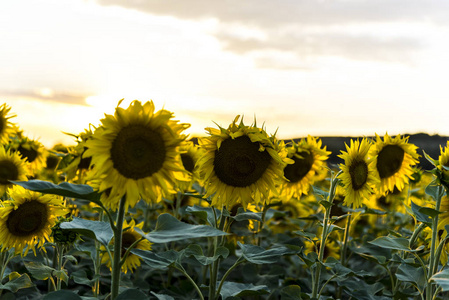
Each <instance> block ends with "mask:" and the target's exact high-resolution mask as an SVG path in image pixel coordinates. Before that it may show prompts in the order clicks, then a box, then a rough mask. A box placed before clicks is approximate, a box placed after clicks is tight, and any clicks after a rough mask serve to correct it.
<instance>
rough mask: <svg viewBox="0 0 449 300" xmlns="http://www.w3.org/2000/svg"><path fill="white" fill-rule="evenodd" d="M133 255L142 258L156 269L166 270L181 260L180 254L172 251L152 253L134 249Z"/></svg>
mask: <svg viewBox="0 0 449 300" xmlns="http://www.w3.org/2000/svg"><path fill="white" fill-rule="evenodd" d="M131 253H133V254H135V255H137V256H139V257H141V258H142V259H143V261H144V262H145V263H146V264H147V265H149V266H150V267H152V268H154V269H160V270H165V269H167V268H168V267H169V266H171V265H172V264H173V263H175V262H176V261H177V260H178V258H179V253H178V252H176V251H174V250H170V251H167V252H160V253H155V252H152V251H147V250H141V249H136V248H135V249H132V250H131Z"/></svg>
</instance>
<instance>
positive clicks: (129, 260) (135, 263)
mask: <svg viewBox="0 0 449 300" xmlns="http://www.w3.org/2000/svg"><path fill="white" fill-rule="evenodd" d="M136 227H137V228H139V229H142V227H143V222H141V223H139V224H137V225H136V223H135V221H134V219H132V220H131V221H130V222H129V223H128V222H127V221H126V220H125V222H124V223H123V228H124V230H123V233H122V252H121V257H123V255H124V254H125V252H126V249H127V248H128V247H130V246H131V245H132V244H133V243H134V242H136V241H137V240H139V239H140V238H141V237H142V236H141V235H140V234H139V233H137V232H136V231H135V230H134V228H136ZM111 243H114V240H112V241H111ZM151 245H152V244H151V242H150V241H148V240H147V239H143V240H141V241H140V242H138V243H137V245H136V246H135V247H134V248H133V249H141V250H147V251H149V250H151ZM102 250H103V251H106V249H105V248H104V246H102ZM112 255H114V253H112ZM141 260H142V259H141V258H140V257H139V256H137V255H135V254H132V253H129V254H128V256H127V257H126V259H125V262H124V263H123V265H122V272H123V273H125V274H126V273H127V272H128V271H131V272H133V271H134V270H135V269H136V268H137V267H139V266H140V261H141ZM101 263H103V264H106V266H108V267H109V268H111V261H110V259H109V255H107V253H106V252H104V255H103V256H102V258H101Z"/></svg>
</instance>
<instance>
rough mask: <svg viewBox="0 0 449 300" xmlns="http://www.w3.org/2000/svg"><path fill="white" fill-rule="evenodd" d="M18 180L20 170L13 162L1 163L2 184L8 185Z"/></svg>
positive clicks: (3, 161)
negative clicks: (11, 181)
mask: <svg viewBox="0 0 449 300" xmlns="http://www.w3.org/2000/svg"><path fill="white" fill-rule="evenodd" d="M18 178H19V170H18V169H17V166H16V165H15V164H14V163H13V162H12V161H10V160H2V161H0V184H8V183H9V181H10V180H16V179H18Z"/></svg>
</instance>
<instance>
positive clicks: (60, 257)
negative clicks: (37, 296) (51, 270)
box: [56, 243, 64, 291]
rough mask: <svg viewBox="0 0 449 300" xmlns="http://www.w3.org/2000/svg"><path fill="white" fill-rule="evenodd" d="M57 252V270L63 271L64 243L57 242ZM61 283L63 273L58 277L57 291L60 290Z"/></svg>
mask: <svg viewBox="0 0 449 300" xmlns="http://www.w3.org/2000/svg"><path fill="white" fill-rule="evenodd" d="M56 252H57V258H58V265H57V270H58V271H59V272H61V271H62V260H63V256H64V245H62V244H61V243H56ZM61 284H62V280H61V274H59V276H58V277H56V290H57V291H59V290H60V289H61Z"/></svg>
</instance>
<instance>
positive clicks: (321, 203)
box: [318, 200, 332, 209]
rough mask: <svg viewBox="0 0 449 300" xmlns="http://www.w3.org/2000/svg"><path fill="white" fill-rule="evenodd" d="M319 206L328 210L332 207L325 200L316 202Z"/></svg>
mask: <svg viewBox="0 0 449 300" xmlns="http://www.w3.org/2000/svg"><path fill="white" fill-rule="evenodd" d="M318 203H319V204H320V205H322V206H323V207H324V208H325V209H330V208H331V207H332V203H330V202H329V201H327V200H321V201H320V202H318Z"/></svg>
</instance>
